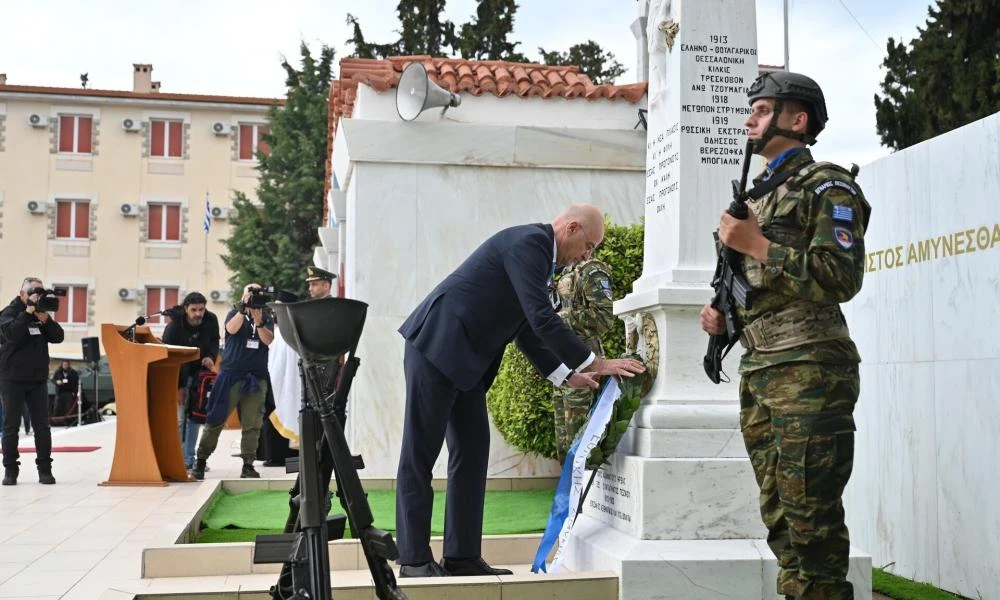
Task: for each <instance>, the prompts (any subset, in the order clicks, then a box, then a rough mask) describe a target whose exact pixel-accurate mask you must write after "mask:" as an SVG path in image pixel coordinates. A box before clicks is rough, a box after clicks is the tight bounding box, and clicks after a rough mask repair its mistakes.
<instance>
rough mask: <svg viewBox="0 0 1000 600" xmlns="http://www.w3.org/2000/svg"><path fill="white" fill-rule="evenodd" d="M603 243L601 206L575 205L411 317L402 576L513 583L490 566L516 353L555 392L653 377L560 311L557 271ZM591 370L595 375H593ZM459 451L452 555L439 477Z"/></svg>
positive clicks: (400, 528)
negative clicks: (496, 456)
mask: <svg viewBox="0 0 1000 600" xmlns="http://www.w3.org/2000/svg"><path fill="white" fill-rule="evenodd" d="M603 239H604V219H603V216H602V214H601V212H600V211H599V210H598V209H597V208H596V207H594V206H590V205H579V206H572V207H570V208H569V209H567V210H566V211H565V212H563V213H562V214H561V215H559V216H558V217H556V218H555V220H553V221H552V223H551V224H543V223H536V224H532V225H521V226H517V227H510V228H508V229H504V230H503V231H501V232H499V233H497V234H495V235H493V236H492V237H491V238H489V239H488V240H486V241H485V242H484V243H483V244H482V245H481V246H479V248H477V249H476V250H475V251H474V252H473V253H472V255H471V256H469V258H467V259H466V260H465V262H463V263H462V264H461V265H460V266H459V267H458V269H456V270H455V272H453V273H452V274H451V275H449V276H448V277H447V278H445V280H444V281H442V282H441V283H440V284H439V285H438V286H437V287H436V288H434V290H433V291H432V292H431V293H430V294H429V295H428V296H427V298H425V299H424V301H423V302H421V303H420V305H419V306H417V308H416V309H415V310H414V311H413V313H411V314H410V316H409V318H407V319H406V322H405V323H403V325H402V327H400V328H399V332H400V333H401V334H402V335H403V337H404V338H406V342H405V354H404V362H403V368H404V371H405V375H406V414H405V417H404V422H403V444H402V452H401V454H400V458H399V471H398V473H397V475H396V527H397V536H398V538H399V539H398V543H399V562H400V564H401V567H400V577H433V576H441V575H502V574H509V573H510V571H508V570H506V569H494V568H492V567H490V566H489V565H488V564H486V562H485V561H484V560H483V559H482V557H481V551H480V549H481V545H482V530H483V499H484V495H485V492H486V469H487V463H488V459H489V444H490V429H489V420H488V418H487V415H486V391H487V390H488V389H489V387H490V385H491V384H492V383H493V379H494V377H496V374H497V371H498V369H499V368H500V360H501V359H502V358H503V351H504V348H505V347H506V346H507V344H508V343H509V342H511V341H516V342H517V345H518V346H519V347H520V348H521V350H522V351H523V352H524V354H525V356H527V357H528V359H529V360H531V362H532V364H534V365H535V367H536V368H537V369H538V371H539V372H540V373H541V374H542V375H544V376H546V377H547V378H548V379H549V380H550V381H552V383H553V384H555V385H569V386H570V387H575V388H584V387H589V388H597V387H598V383H597V378H598V376H600V375H619V376H627V377H631V376H632V375H633V374H634V373H639V372H642V371H643V366H642V365H641V364H640V363H639V362H638V361H634V360H630V359H614V360H609V359H605V358H597V357H595V355H594V353H593V352H591V351H590V350H589V349H588V348H587V347H586V346H584V345H583V343H582V342H581V341H580V340H579V339H578V338H577V337H576V336H575V335H574V334H573V332H572V331H571V330H570V329H569V328H568V327H566V325H565V324H564V323H563V320H562V319H560V318H559V316H558V315H557V314H556V313H555V310H554V309H553V308H552V305H551V303H550V301H549V295H548V288H547V286H548V284H549V282H550V281H551V279H552V275H553V273H554V272H555V269H556V267H557V266H563V265H567V264H570V263H573V262H576V261H579V260H584V259H586V258H589V257H590V256H591V254H593V252H594V249H595V248H596V247H597V246H598V244H600V243H601V241H602V240H603ZM584 371H586V372H584ZM445 440H447V442H448V491H447V504H446V509H445V537H444V556H443V558H442V560H441V564H440V565H438V563H436V562H434V556H433V554H432V553H431V549H430V529H431V510H432V505H433V491H432V490H431V478H432V475H431V471H432V469H433V467H434V462H435V461H436V460H437V457H438V455H439V454H440V453H441V446H442V444H443V443H444V441H445Z"/></svg>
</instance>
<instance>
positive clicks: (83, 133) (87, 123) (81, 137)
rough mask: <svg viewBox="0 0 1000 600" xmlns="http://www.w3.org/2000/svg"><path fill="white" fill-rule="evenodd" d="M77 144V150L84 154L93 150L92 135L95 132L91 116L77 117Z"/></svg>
mask: <svg viewBox="0 0 1000 600" xmlns="http://www.w3.org/2000/svg"><path fill="white" fill-rule="evenodd" d="M76 125H77V131H78V134H77V144H76V151H77V152H81V153H83V154H90V152H91V137H92V134H93V129H92V128H91V117H77V118H76Z"/></svg>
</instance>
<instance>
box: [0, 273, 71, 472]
mask: <svg viewBox="0 0 1000 600" xmlns="http://www.w3.org/2000/svg"><path fill="white" fill-rule="evenodd" d="M60 291H62V290H60ZM57 310H59V298H58V297H56V292H55V291H53V290H47V289H45V286H44V285H43V284H42V281H41V280H40V279H36V278H34V277H28V278H26V279H25V280H24V282H23V283H22V284H21V291H20V293H18V295H17V297H16V298H14V299H13V300H11V303H10V304H9V305H8V306H7V308H5V309H3V311H2V312H0V396H2V397H3V414H4V415H5V416H6V418H5V419H4V425H3V442H2V444H3V467H4V476H3V485H17V475H18V473H19V470H20V469H19V466H20V464H21V463H20V462H18V459H19V458H20V454H18V451H17V441H18V432H19V425H20V424H21V417H22V414H21V413H22V409H23V407H24V406H27V407H28V411H29V412H30V414H31V423H32V424H33V425H34V426H35V452H36V454H35V465H36V466H37V467H38V481H39V482H40V483H44V484H50V485H51V484H53V483H55V482H56V479H55V477H53V476H52V433H51V431H50V430H49V395H48V387H47V385H46V383H47V381H48V378H49V344H58V343H60V342H62V341H63V337H64V334H63V329H62V327H61V326H60V325H59V323H56V321H55V319H53V318H52V315H51V314H50V313H54V312H56V311H57Z"/></svg>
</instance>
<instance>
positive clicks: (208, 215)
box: [201, 192, 212, 234]
mask: <svg viewBox="0 0 1000 600" xmlns="http://www.w3.org/2000/svg"><path fill="white" fill-rule="evenodd" d="M201 228H202V229H204V230H205V233H206V234H207V233H208V230H209V229H211V228H212V206H211V205H210V204H209V203H208V192H205V220H204V221H202V223H201Z"/></svg>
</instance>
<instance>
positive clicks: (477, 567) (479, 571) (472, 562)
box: [441, 556, 514, 577]
mask: <svg viewBox="0 0 1000 600" xmlns="http://www.w3.org/2000/svg"><path fill="white" fill-rule="evenodd" d="M441 568H442V569H444V572H445V573H447V574H448V575H455V576H463V577H467V576H475V575H513V574H514V572H513V571H511V570H510V569H494V568H493V567H491V566H489V565H488V564H486V561H485V560H483V559H482V558H481V557H479V556H477V557H475V558H442V559H441Z"/></svg>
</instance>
